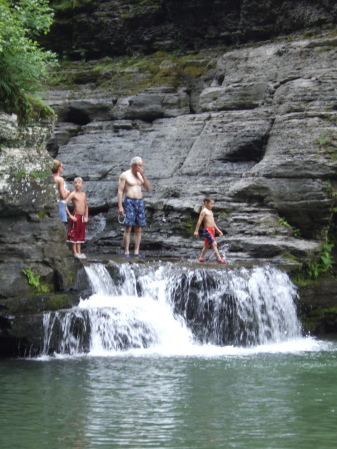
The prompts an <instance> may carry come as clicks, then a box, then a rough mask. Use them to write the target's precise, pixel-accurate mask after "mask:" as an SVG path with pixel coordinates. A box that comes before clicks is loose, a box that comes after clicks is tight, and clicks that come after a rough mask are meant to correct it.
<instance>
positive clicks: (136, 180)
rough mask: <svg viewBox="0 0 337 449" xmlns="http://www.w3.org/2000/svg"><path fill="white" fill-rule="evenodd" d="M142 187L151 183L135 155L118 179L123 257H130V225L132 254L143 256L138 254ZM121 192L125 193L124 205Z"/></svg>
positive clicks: (141, 162) (139, 158) (142, 218)
mask: <svg viewBox="0 0 337 449" xmlns="http://www.w3.org/2000/svg"><path fill="white" fill-rule="evenodd" d="M142 187H144V189H146V190H147V191H149V190H150V189H151V184H150V181H149V180H148V179H147V177H146V175H145V172H144V168H143V161H142V158H141V157H138V156H136V157H134V158H132V159H131V168H130V169H129V170H127V171H125V172H123V173H122V174H121V175H120V177H119V181H118V192H117V199H118V213H119V215H125V230H124V236H123V241H124V253H125V257H130V253H129V246H130V236H131V229H132V226H133V227H134V244H135V248H134V255H135V256H136V257H144V256H143V255H142V254H139V246H140V241H141V237H142V227H143V226H146V219H145V206H144V201H143V199H142V198H143V195H142ZM123 193H124V195H125V198H124V205H123Z"/></svg>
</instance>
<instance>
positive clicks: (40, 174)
mask: <svg viewBox="0 0 337 449" xmlns="http://www.w3.org/2000/svg"><path fill="white" fill-rule="evenodd" d="M29 175H30V176H31V177H32V178H33V179H40V180H42V181H43V180H45V179H48V178H50V172H49V171H32V172H30V173H29Z"/></svg>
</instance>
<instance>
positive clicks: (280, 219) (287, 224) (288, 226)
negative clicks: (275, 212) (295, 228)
mask: <svg viewBox="0 0 337 449" xmlns="http://www.w3.org/2000/svg"><path fill="white" fill-rule="evenodd" d="M278 222H279V223H280V225H282V226H286V227H287V228H291V226H290V224H289V223H288V222H287V220H286V219H285V218H282V217H281V218H279V221H278Z"/></svg>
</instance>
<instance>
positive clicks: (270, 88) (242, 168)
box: [47, 37, 337, 261]
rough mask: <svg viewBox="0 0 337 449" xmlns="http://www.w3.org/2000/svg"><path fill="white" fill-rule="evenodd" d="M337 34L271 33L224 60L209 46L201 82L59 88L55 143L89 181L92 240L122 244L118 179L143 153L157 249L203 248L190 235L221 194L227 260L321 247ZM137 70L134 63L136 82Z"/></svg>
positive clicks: (149, 249) (114, 249) (329, 185)
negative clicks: (128, 89)
mask: <svg viewBox="0 0 337 449" xmlns="http://www.w3.org/2000/svg"><path fill="white" fill-rule="evenodd" d="M336 45H337V39H336V38H335V37H322V38H319V39H310V40H309V39H307V40H301V41H294V42H289V43H285V42H280V43H268V44H263V45H259V46H256V47H249V48H242V49H237V50H233V51H229V52H226V53H224V54H222V55H221V56H220V57H218V58H216V67H215V68H214V59H215V58H214V54H213V55H212V54H211V53H210V54H209V59H208V61H207V63H206V64H205V59H206V60H207V53H206V54H205V53H203V55H202V58H201V56H200V55H196V56H195V58H194V64H195V65H197V64H199V65H200V64H201V59H202V60H203V64H204V66H205V67H206V68H207V69H206V71H205V73H204V75H203V76H201V77H199V78H198V79H195V82H194V83H193V82H192V81H191V79H190V78H189V81H188V83H187V81H186V78H185V79H182V80H181V82H180V84H179V85H177V86H175V87H174V86H172V85H170V86H169V85H166V86H165V85H161V86H157V87H149V88H147V89H145V90H143V91H141V92H139V93H136V94H134V95H125V94H123V92H122V91H120V92H118V93H116V94H114V95H109V94H108V93H106V94H104V92H103V91H102V90H100V88H99V86H98V85H95V84H92V83H91V84H84V85H81V86H77V88H76V90H74V89H69V90H67V91H57V90H56V91H53V92H49V94H48V96H47V99H48V101H49V103H50V104H51V105H52V106H53V107H54V108H55V109H56V111H57V112H58V113H59V117H60V122H59V123H58V125H57V128H56V133H55V134H54V137H53V140H52V142H50V151H52V152H53V154H57V157H58V158H59V159H61V160H62V161H63V162H64V163H65V165H66V172H65V174H66V176H67V177H68V179H69V180H71V179H73V177H74V176H75V175H81V176H82V177H83V178H84V180H85V189H86V191H87V194H88V198H89V204H90V210H91V214H92V215H93V216H92V219H91V226H93V228H92V232H90V231H89V233H90V243H89V248H90V251H93V252H99V253H105V254H108V253H121V252H122V233H123V226H121V225H120V224H119V223H118V220H117V197H116V192H117V182H118V177H119V175H120V173H121V172H122V171H123V170H126V169H128V168H129V163H130V160H131V158H132V157H133V156H134V155H140V156H142V157H143V160H144V163H145V169H146V173H147V175H148V178H149V179H150V180H151V182H152V190H151V191H150V192H149V193H146V195H145V201H146V205H147V219H148V226H147V227H146V228H145V229H144V234H143V242H142V248H143V250H144V251H145V252H146V253H147V254H148V255H149V254H154V255H163V256H183V257H196V256H197V254H198V253H199V250H200V247H201V241H198V240H195V239H193V237H192V234H193V230H194V227H195V224H196V221H197V217H198V213H199V211H200V208H201V206H202V203H203V198H204V196H205V195H211V196H213V197H214V199H215V201H216V204H215V209H214V211H215V214H216V220H217V223H218V225H219V227H220V228H221V229H222V230H223V232H224V234H225V237H223V238H220V239H219V246H220V249H221V250H222V252H223V253H226V257H228V258H229V259H236V260H237V259H265V258H266V259H274V260H277V259H283V260H284V258H286V259H288V260H289V259H292V258H296V259H299V260H302V261H303V260H308V259H311V258H312V257H315V255H316V256H317V254H318V253H319V252H320V250H321V248H322V245H323V244H324V242H325V240H326V237H327V232H328V229H329V226H330V225H331V223H332V221H333V220H334V212H333V206H334V186H335V179H336V168H337V134H336V123H337V122H336V121H337V112H336V109H337V106H336V105H337V97H336V91H337V90H336V80H337V72H336V67H337V64H336V58H337V52H336ZM189 64H190V66H191V65H193V57H191V58H190V59H189ZM173 70H174V68H173V67H172V71H173ZM139 79H140V74H139V71H137V70H135V72H134V73H133V78H131V79H130V82H131V83H132V82H133V81H134V82H135V83H137V80H138V81H139ZM184 83H185V84H184ZM187 84H188V85H187ZM89 86H91V89H90V88H89ZM134 87H135V89H136V87H137V84H135V85H134ZM62 92H64V93H63V95H64V96H63V99H62V98H61V97H62ZM84 95H85V99H83V96H84ZM76 127H77V128H76ZM76 129H77V131H76ZM74 134H76V135H74Z"/></svg>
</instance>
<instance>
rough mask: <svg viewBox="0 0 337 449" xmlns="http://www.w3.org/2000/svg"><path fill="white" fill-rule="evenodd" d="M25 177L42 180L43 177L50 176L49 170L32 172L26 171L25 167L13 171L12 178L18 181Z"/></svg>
mask: <svg viewBox="0 0 337 449" xmlns="http://www.w3.org/2000/svg"><path fill="white" fill-rule="evenodd" d="M26 177H30V178H32V179H35V180H41V181H44V180H45V179H47V178H49V177H50V172H49V171H42V170H41V171H32V172H28V171H27V170H25V169H21V170H18V171H17V172H15V173H14V179H15V180H16V181H20V180H21V179H23V178H26Z"/></svg>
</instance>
